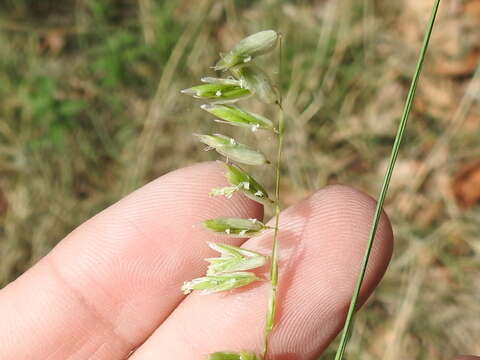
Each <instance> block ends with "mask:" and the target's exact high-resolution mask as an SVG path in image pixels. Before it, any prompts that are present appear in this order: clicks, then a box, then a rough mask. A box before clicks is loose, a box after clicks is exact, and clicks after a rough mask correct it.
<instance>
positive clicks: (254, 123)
mask: <svg viewBox="0 0 480 360" xmlns="http://www.w3.org/2000/svg"><path fill="white" fill-rule="evenodd" d="M200 107H201V108H202V109H203V110H205V111H207V112H209V113H210V114H212V115H215V116H216V117H218V118H219V119H221V122H225V123H227V124H229V125H233V126H240V127H246V128H251V129H252V130H253V129H255V130H257V129H268V130H273V129H274V128H273V123H272V121H270V120H269V119H267V118H266V117H264V116H262V115H259V114H254V113H252V112H249V111H245V110H242V109H240V108H238V107H236V106H234V105H222V104H215V105H212V104H204V105H202V106H200Z"/></svg>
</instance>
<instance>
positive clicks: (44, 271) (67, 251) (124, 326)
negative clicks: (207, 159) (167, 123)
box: [0, 163, 477, 360]
mask: <svg viewBox="0 0 480 360" xmlns="http://www.w3.org/2000/svg"><path fill="white" fill-rule="evenodd" d="M224 182H225V180H224V178H223V174H222V169H221V167H219V166H218V165H217V164H215V163H202V164H197V165H194V166H191V167H188V168H184V169H180V170H177V171H174V172H172V173H170V174H167V175H165V176H163V177H161V178H159V179H157V180H155V181H153V182H152V183H150V184H148V185H146V186H144V187H143V188H141V189H139V190H138V191H136V192H134V193H133V194H131V195H129V196H128V197H126V198H125V199H123V200H121V201H120V202H118V203H116V204H114V205H113V206H111V207H109V208H108V209H106V210H105V211H103V212H101V213H100V214H98V215H97V216H95V217H94V218H92V219H91V220H89V221H87V222H86V223H85V224H83V225H81V226H80V227H79V228H77V229H76V230H75V231H73V232H72V233H71V234H70V235H68V236H67V237H66V238H65V239H64V240H63V241H61V242H60V243H59V244H58V245H57V246H56V247H55V248H54V249H53V250H52V251H51V252H50V254H48V255H47V256H45V257H44V258H43V259H42V260H40V261H39V262H38V263H37V264H36V265H35V266H34V267H33V268H32V269H30V270H29V271H28V272H26V273H25V274H23V275H22V276H21V277H19V278H18V279H17V280H16V281H14V282H13V283H11V284H10V285H8V286H7V287H6V288H4V289H3V290H1V291H0V319H2V321H1V322H0V359H3V360H9V359H12V360H22V359H28V360H32V359H42V360H43V359H49V360H55V359H62V360H63V359H98V360H100V359H108V360H115V359H125V358H127V357H129V356H130V358H131V359H136V360H142V359H168V360H169V359H177V360H183V359H185V360H187V359H189V360H192V359H199V360H200V359H205V358H206V355H207V354H208V353H211V352H215V351H222V350H223V351H225V350H250V351H255V350H257V351H258V352H259V351H260V349H261V346H262V334H263V325H264V316H265V309H266V300H267V297H268V296H267V295H268V291H269V290H268V289H269V285H268V283H267V282H265V283H256V284H254V285H251V286H249V287H248V288H241V289H237V290H235V291H232V292H230V293H219V294H211V295H207V296H202V295H200V294H198V293H192V294H190V295H188V296H187V297H185V296H184V295H183V294H182V293H181V291H180V286H181V284H182V283H183V282H184V281H185V280H190V279H192V278H195V277H198V276H201V275H202V274H203V273H204V272H205V269H206V263H205V262H204V260H203V259H204V258H206V257H209V256H211V255H212V254H211V252H212V251H211V250H210V249H209V248H208V246H206V244H205V242H206V241H207V240H213V241H223V242H224V241H226V239H225V238H224V237H223V238H222V237H221V236H216V235H212V234H210V233H207V232H205V231H204V230H203V229H202V228H201V227H199V226H196V225H197V224H198V223H200V222H201V221H202V220H204V219H206V218H213V217H219V216H237V217H248V218H253V217H255V218H261V217H262V213H263V209H262V208H261V207H260V205H258V204H257V203H255V202H252V201H250V200H248V199H246V198H244V197H242V196H241V195H236V196H234V197H233V198H232V199H230V200H227V199H222V198H209V197H208V192H209V191H210V189H211V188H212V187H215V186H219V185H221V184H223V183H224ZM373 210H374V201H373V200H372V199H371V198H369V197H368V196H366V195H364V194H362V193H360V192H358V191H356V190H353V189H351V188H348V187H344V186H334V187H328V188H325V189H323V190H320V191H318V192H317V193H316V194H314V195H313V196H311V197H310V198H308V199H306V200H303V201H302V202H300V203H299V204H296V205H295V206H292V207H291V208H289V209H287V210H285V211H284V212H283V213H282V215H281V226H280V227H281V236H280V244H281V259H280V261H281V262H280V267H281V273H280V277H281V281H280V289H279V298H280V303H279V311H278V324H277V326H276V328H275V329H274V332H273V333H272V338H271V346H272V354H275V355H276V356H275V359H278V360H289V359H312V360H313V359H315V358H316V357H317V356H318V355H319V354H320V353H321V352H322V351H323V350H324V349H325V348H326V346H327V345H328V344H329V343H330V341H331V340H332V339H333V338H334V337H335V335H336V334H337V333H338V331H339V330H340V329H341V327H342V325H343V322H344V319H345V313H346V309H347V307H348V304H349V301H350V297H351V292H352V289H353V285H354V282H355V279H356V276H357V272H358V267H359V263H360V260H361V258H362V255H363V251H364V247H365V239H366V238H367V233H368V230H369V227H370V222H371V217H372V214H373ZM228 240H229V241H230V242H231V243H233V244H235V245H239V244H241V243H242V242H243V241H244V240H242V239H228ZM270 240H271V234H269V233H266V234H264V235H262V236H259V237H256V238H252V239H250V240H247V241H246V242H245V244H246V246H247V247H248V248H250V249H254V250H258V251H261V252H263V253H267V254H268V253H269V251H270ZM392 240H393V236H392V230H391V227H390V224H389V221H388V219H387V217H386V216H385V215H383V216H382V219H381V222H380V226H379V229H378V234H377V238H376V242H375V244H374V248H373V251H372V257H371V262H370V265H369V269H368V271H367V276H366V279H365V282H364V286H363V289H362V292H361V302H364V301H365V300H366V298H367V297H368V295H369V294H370V293H371V292H372V291H373V289H374V288H375V286H376V285H377V284H378V282H379V280H380V279H381V277H382V275H383V273H384V271H385V269H386V267H387V264H388V261H389V259H390V256H391V253H392ZM460 359H462V360H466V359H470V358H468V357H467V358H459V360H460ZM471 359H477V358H475V357H472V358H471Z"/></svg>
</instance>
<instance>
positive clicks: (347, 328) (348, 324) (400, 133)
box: [335, 0, 440, 360]
mask: <svg viewBox="0 0 480 360" xmlns="http://www.w3.org/2000/svg"><path fill="white" fill-rule="evenodd" d="M439 5H440V0H435V3H434V4H433V8H432V14H431V16H430V20H429V22H428V25H427V30H426V32H425V36H424V39H423V45H422V48H421V50H420V54H419V56H418V61H417V65H416V68H415V73H414V75H413V78H412V82H411V84H410V89H409V91H408V95H407V99H406V102H405V107H404V110H403V114H402V118H401V120H400V124H399V126H398V130H397V134H396V136H395V141H394V143H393V147H392V152H391V155H390V161H389V163H388V168H387V171H386V173H385V176H384V179H383V183H382V187H381V189H380V194H379V196H378V202H377V206H376V208H375V214H374V217H373V222H372V226H371V228H370V233H369V236H368V241H367V248H366V250H365V254H364V257H363V260H362V264H361V267H360V272H359V274H358V278H357V282H356V284H355V289H354V291H353V295H352V300H351V302H350V307H349V309H348V313H347V317H346V320H345V325H344V327H343V331H342V336H341V339H340V344H339V346H338V349H337V353H336V354H335V360H341V359H343V355H344V353H345V349H346V347H347V343H348V340H349V337H350V336H349V335H350V333H351V331H352V327H353V320H354V313H355V308H356V306H357V302H358V296H359V293H360V289H361V287H362V283H363V279H364V277H365V272H366V270H367V265H368V260H369V258H370V252H371V250H372V245H373V240H374V238H375V234H376V232H377V228H378V223H379V221H380V215H381V213H382V209H383V204H384V202H385V197H386V195H387V192H388V187H389V185H390V180H391V178H392V173H393V169H394V167H395V163H396V160H397V157H398V152H399V150H400V145H401V143H402V140H403V137H404V135H405V128H406V126H407V122H408V118H409V115H410V111H411V109H412V105H413V100H414V98H415V92H416V89H417V83H418V79H419V77H420V73H421V70H422V67H423V62H424V59H425V54H426V52H427V48H428V44H429V42H430V36H431V34H432V29H433V25H434V23H435V18H436V16H437V11H438V7H439Z"/></svg>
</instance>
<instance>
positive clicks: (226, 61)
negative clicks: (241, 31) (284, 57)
mask: <svg viewBox="0 0 480 360" xmlns="http://www.w3.org/2000/svg"><path fill="white" fill-rule="evenodd" d="M277 40H278V33H277V32H276V31H273V30H265V31H260V32H257V33H255V34H253V35H250V36H248V37H246V38H244V39H243V40H240V41H239V42H238V43H237V45H235V46H234V47H233V49H232V50H230V51H229V52H228V53H226V54H223V55H222V58H221V59H220V61H219V62H218V63H217V64H216V65H215V67H214V69H215V70H228V69H230V68H231V67H233V66H235V65H238V64H241V63H248V62H250V61H251V60H252V59H253V58H255V57H257V56H260V55H263V54H265V53H267V52H269V51H271V50H272V49H273V48H275V45H276V44H277Z"/></svg>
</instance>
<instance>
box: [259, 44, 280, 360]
mask: <svg viewBox="0 0 480 360" xmlns="http://www.w3.org/2000/svg"><path fill="white" fill-rule="evenodd" d="M278 53H279V64H278V68H279V71H278V87H279V89H278V91H279V100H278V108H279V118H278V134H277V142H278V145H277V146H278V147H277V161H276V167H275V230H274V233H273V240H272V242H273V243H272V252H271V258H272V260H271V264H270V284H271V293H270V298H269V300H268V308H267V316H266V321H265V333H264V347H263V356H262V358H263V359H264V360H266V359H267V354H268V345H269V343H268V340H269V336H270V333H271V332H272V330H273V326H274V324H275V313H276V307H277V286H278V253H279V251H278V250H279V249H278V248H279V246H278V234H279V232H280V229H279V224H280V211H281V209H280V178H281V165H282V151H283V138H284V134H285V112H284V110H283V107H282V95H281V90H280V86H281V74H282V37H281V36H280V38H279V46H278Z"/></svg>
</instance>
